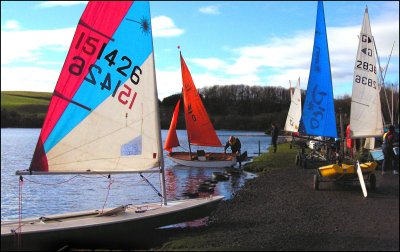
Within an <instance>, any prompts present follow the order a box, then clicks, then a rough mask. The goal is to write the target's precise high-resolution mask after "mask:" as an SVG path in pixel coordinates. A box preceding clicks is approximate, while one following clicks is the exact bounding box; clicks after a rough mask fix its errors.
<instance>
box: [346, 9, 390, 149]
mask: <svg viewBox="0 0 400 252" xmlns="http://www.w3.org/2000/svg"><path fill="white" fill-rule="evenodd" d="M374 43H375V40H374V37H373V36H372V32H371V26H370V21H369V16H368V8H366V9H365V12H364V17H363V23H362V27H361V31H360V36H359V43H358V49H357V55H356V61H355V65H354V76H353V89H352V97H351V110H350V129H351V130H350V136H351V137H352V138H364V137H374V136H380V135H382V134H383V124H382V111H381V102H380V96H379V93H380V89H381V85H380V83H379V78H378V73H379V71H380V69H379V67H378V68H377V67H376V52H375V45H374ZM368 143H370V146H372V145H373V144H372V142H371V141H369V142H368Z"/></svg>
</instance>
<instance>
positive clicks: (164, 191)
mask: <svg viewBox="0 0 400 252" xmlns="http://www.w3.org/2000/svg"><path fill="white" fill-rule="evenodd" d="M149 16H150V17H151V12H150V6H149ZM151 33H152V34H151V36H152V37H153V29H151ZM151 46H152V47H153V48H154V41H153V39H152V40H151ZM153 63H154V64H153V71H154V74H153V78H154V83H157V77H156V62H155V60H154V51H153ZM156 87H157V85H156ZM154 95H155V97H156V99H155V100H154V102H155V108H156V114H157V116H156V124H157V125H158V129H159V130H158V131H157V132H158V139H159V141H160V144H159V149H158V153H159V155H160V156H161V157H160V158H161V159H160V161H161V162H160V173H161V187H162V188H161V190H162V197H163V203H164V205H165V206H166V205H167V189H166V185H165V166H164V154H163V147H162V139H161V122H160V108H159V106H158V92H157V88H155V94H154Z"/></svg>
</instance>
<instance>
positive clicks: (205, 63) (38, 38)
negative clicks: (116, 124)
mask: <svg viewBox="0 0 400 252" xmlns="http://www.w3.org/2000/svg"><path fill="white" fill-rule="evenodd" d="M86 4H87V1H49V2H42V1H1V91H40V92H53V90H54V87H55V84H56V83H57V80H58V77H59V74H60V72H61V68H62V66H63V64H64V60H65V58H66V55H67V52H68V49H69V46H70V44H71V41H72V38H73V35H74V32H75V29H76V26H77V24H78V20H79V18H80V17H81V15H82V13H83V11H84V9H85V6H86ZM366 6H367V7H368V12H369V18H370V23H371V30H372V35H373V36H374V38H375V41H376V47H377V51H378V56H379V59H380V64H381V67H385V66H386V65H387V63H388V61H389V55H390V52H391V49H392V46H393V43H394V48H393V53H392V55H391V58H390V62H389V65H388V68H387V72H386V77H385V83H394V84H395V85H398V84H399V1H325V2H324V11H325V22H326V29H327V37H328V47H329V57H330V63H331V72H332V83H333V94H334V96H335V97H336V98H337V97H341V96H343V95H351V92H352V80H353V71H354V65H355V57H356V52H357V47H358V35H359V34H360V30H361V24H362V20H363V15H364V11H365V8H366ZM150 12H151V18H152V20H151V23H152V28H153V45H154V55H155V65H156V78H157V89H158V96H159V98H160V99H161V100H162V99H163V98H165V97H167V96H170V95H172V94H176V93H179V92H180V91H181V88H182V79H181V78H182V76H181V72H180V61H179V50H178V49H177V46H178V45H179V46H180V48H181V51H182V55H183V57H184V58H185V61H186V64H187V65H188V67H189V69H190V71H191V74H192V77H193V80H194V83H195V85H196V87H197V88H202V87H206V86H213V85H231V84H235V85H236V84H237V85H239V84H245V85H250V86H253V85H261V86H281V87H284V88H289V80H290V81H292V83H294V81H296V80H297V79H298V78H300V81H301V88H302V89H306V88H307V82H308V75H309V70H310V64H311V56H312V47H313V43H314V42H313V41H314V33H315V23H316V14H317V2H316V1H151V2H150Z"/></svg>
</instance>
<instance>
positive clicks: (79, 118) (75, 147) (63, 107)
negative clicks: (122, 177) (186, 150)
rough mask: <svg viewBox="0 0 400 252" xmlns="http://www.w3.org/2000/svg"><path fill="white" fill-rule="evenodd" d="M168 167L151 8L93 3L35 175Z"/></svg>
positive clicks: (54, 104) (64, 74)
mask: <svg viewBox="0 0 400 252" xmlns="http://www.w3.org/2000/svg"><path fill="white" fill-rule="evenodd" d="M162 164H163V155H162V147H161V133H160V123H159V111H158V96H157V86H156V78H155V67H154V54H153V39H152V30H151V17H150V6H149V3H148V2H144V1H138V2H134V3H133V2H132V1H123V2H100V1H89V3H88V5H87V7H86V8H85V10H84V12H83V14H82V17H81V19H80V21H79V23H78V26H77V28H76V32H75V34H74V38H73V40H72V43H71V46H70V49H69V51H68V55H67V58H66V60H65V63H64V66H63V68H62V70H61V73H60V77H59V79H58V82H57V84H56V87H55V90H54V94H53V96H52V99H51V101H50V104H49V109H48V113H47V115H46V118H45V122H44V125H43V127H42V130H41V134H40V136H39V139H38V144H37V146H36V149H35V153H34V156H33V158H32V162H31V165H30V172H32V173H37V174H40V173H42V172H44V173H45V172H47V173H48V174H54V173H86V172H87V171H92V172H99V173H126V172H137V171H143V170H147V169H151V168H154V167H160V165H162Z"/></svg>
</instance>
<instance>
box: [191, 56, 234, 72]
mask: <svg viewBox="0 0 400 252" xmlns="http://www.w3.org/2000/svg"><path fill="white" fill-rule="evenodd" d="M189 61H190V62H193V63H195V64H197V65H199V66H201V67H204V68H206V69H207V70H209V71H219V72H221V71H222V70H225V69H226V67H227V64H226V63H225V62H224V61H222V60H220V59H217V58H208V59H199V58H195V59H189Z"/></svg>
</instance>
